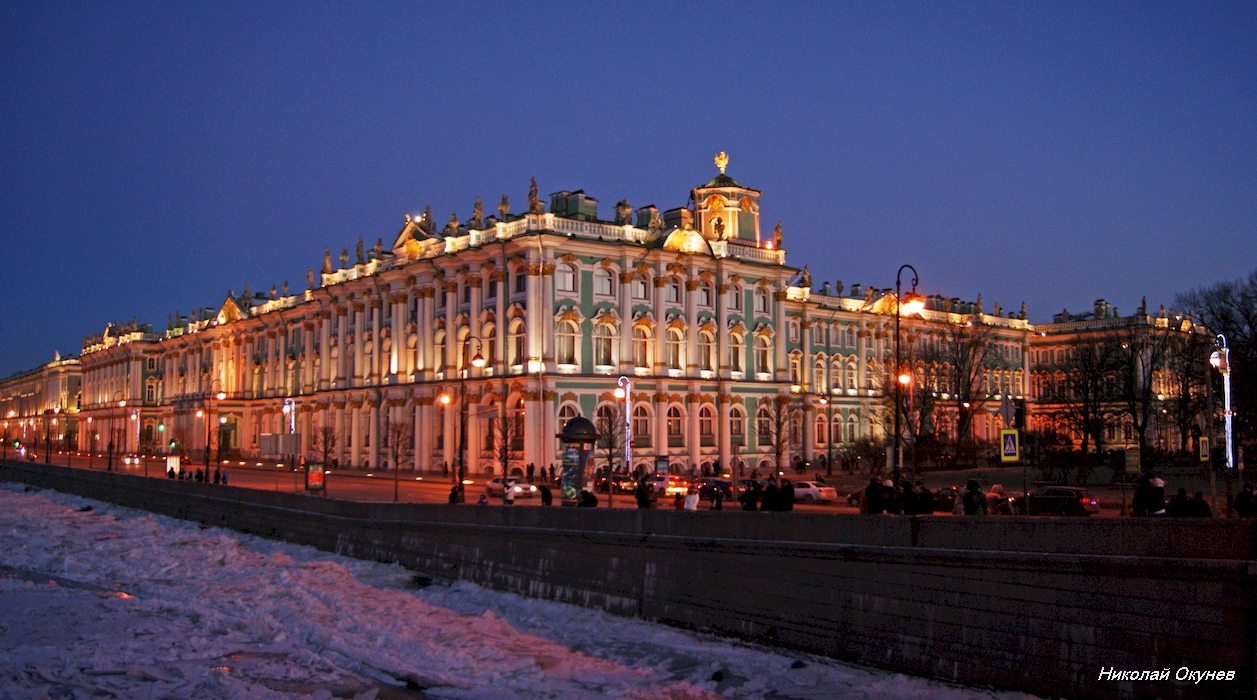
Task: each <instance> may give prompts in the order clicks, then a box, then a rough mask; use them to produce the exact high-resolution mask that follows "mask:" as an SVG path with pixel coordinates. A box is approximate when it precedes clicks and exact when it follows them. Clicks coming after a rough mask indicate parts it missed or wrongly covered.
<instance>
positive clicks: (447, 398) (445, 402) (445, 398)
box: [441, 394, 453, 406]
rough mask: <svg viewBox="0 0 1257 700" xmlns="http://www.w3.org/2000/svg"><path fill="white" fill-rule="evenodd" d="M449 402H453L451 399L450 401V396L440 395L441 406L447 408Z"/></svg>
mask: <svg viewBox="0 0 1257 700" xmlns="http://www.w3.org/2000/svg"><path fill="white" fill-rule="evenodd" d="M450 401H453V399H452V398H450V395H449V394H441V404H442V405H444V406H448V405H450Z"/></svg>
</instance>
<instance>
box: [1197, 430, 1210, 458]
mask: <svg viewBox="0 0 1257 700" xmlns="http://www.w3.org/2000/svg"><path fill="white" fill-rule="evenodd" d="M1197 439H1198V441H1199V443H1200V461H1202V462H1208V461H1209V438H1208V437H1207V436H1205V435H1201V436H1200V437H1199V438H1197Z"/></svg>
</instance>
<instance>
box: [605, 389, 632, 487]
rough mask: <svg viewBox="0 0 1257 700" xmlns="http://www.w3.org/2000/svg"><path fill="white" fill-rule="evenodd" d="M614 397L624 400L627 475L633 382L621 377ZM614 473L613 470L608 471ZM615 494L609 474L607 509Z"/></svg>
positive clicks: (629, 453) (625, 469)
mask: <svg viewBox="0 0 1257 700" xmlns="http://www.w3.org/2000/svg"><path fill="white" fill-rule="evenodd" d="M615 384H616V389H615V397H616V398H617V399H619V398H623V399H624V473H625V474H628V473H630V472H631V471H632V467H631V466H630V465H631V464H632V463H633V412H632V410H631V408H632V405H633V380H631V379H629V378H628V377H625V376H621V377H620V378H619V379H618V380H616V382H615ZM610 471H614V470H610ZM613 494H615V484H614V483H612V481H611V474H610V473H608V474H607V507H608V508H610V507H612V503H614V499H613V498H612V496H613Z"/></svg>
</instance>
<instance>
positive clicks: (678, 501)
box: [672, 493, 685, 510]
mask: <svg viewBox="0 0 1257 700" xmlns="http://www.w3.org/2000/svg"><path fill="white" fill-rule="evenodd" d="M672 508H673V509H674V510H685V494H683V493H678V494H677V495H676V497H675V498H673V499H672Z"/></svg>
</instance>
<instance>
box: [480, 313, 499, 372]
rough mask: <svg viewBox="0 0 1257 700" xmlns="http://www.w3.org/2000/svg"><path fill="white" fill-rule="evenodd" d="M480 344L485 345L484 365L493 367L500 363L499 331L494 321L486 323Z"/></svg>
mask: <svg viewBox="0 0 1257 700" xmlns="http://www.w3.org/2000/svg"><path fill="white" fill-rule="evenodd" d="M481 333H482V334H483V335H481V336H480V344H481V345H482V346H483V347H484V349H483V351H482V352H483V353H484V366H485V367H488V368H490V369H491V368H492V367H493V366H494V365H496V364H497V363H498V331H497V328H496V327H495V326H494V325H493V324H492V323H486V324H484V329H483V330H482V331H481Z"/></svg>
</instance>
